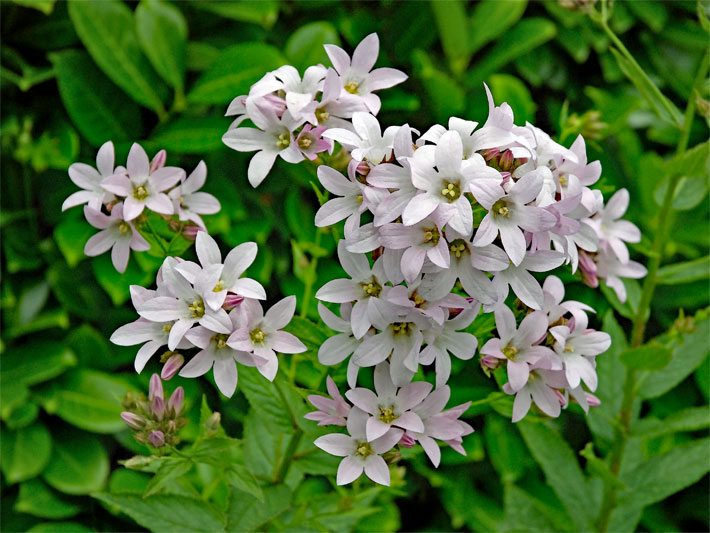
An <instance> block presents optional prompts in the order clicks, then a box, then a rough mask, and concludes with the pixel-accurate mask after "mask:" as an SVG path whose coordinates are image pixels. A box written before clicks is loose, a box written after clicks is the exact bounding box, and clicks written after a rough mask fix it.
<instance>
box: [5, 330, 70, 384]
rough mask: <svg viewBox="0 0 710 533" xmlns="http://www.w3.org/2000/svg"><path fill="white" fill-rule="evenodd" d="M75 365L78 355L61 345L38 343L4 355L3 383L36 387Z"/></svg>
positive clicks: (14, 349) (45, 342)
mask: <svg viewBox="0 0 710 533" xmlns="http://www.w3.org/2000/svg"><path fill="white" fill-rule="evenodd" d="M75 364H76V356H75V355H74V353H73V352H72V351H71V350H69V349H68V348H66V347H64V346H63V345H62V344H61V343H58V342H52V341H42V340H36V341H31V342H28V343H25V344H21V345H19V346H17V347H13V348H12V349H9V350H8V352H7V353H4V354H3V356H2V370H0V383H2V384H3V386H5V384H6V383H8V384H9V383H21V384H23V385H28V386H29V385H36V384H37V383H42V382H43V381H48V380H50V379H53V378H55V377H57V376H58V375H60V374H61V373H62V372H64V371H65V370H66V369H67V368H68V367H70V366H74V365H75Z"/></svg>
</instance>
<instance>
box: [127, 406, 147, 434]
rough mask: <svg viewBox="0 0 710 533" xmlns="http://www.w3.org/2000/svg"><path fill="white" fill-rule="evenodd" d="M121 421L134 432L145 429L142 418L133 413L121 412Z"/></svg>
mask: <svg viewBox="0 0 710 533" xmlns="http://www.w3.org/2000/svg"><path fill="white" fill-rule="evenodd" d="M121 419H122V420H123V421H124V422H125V423H126V425H127V426H128V427H129V428H131V429H133V430H135V431H140V430H141V429H143V428H144V427H145V418H143V417H142V416H138V415H137V414H135V413H130V412H128V411H123V412H122V413H121Z"/></svg>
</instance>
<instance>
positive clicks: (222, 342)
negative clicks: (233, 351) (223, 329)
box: [212, 333, 229, 350]
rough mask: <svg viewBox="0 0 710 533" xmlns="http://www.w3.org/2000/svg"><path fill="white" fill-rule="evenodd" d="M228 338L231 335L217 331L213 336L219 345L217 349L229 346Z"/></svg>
mask: <svg viewBox="0 0 710 533" xmlns="http://www.w3.org/2000/svg"><path fill="white" fill-rule="evenodd" d="M228 338H229V335H226V334H224V333H217V335H214V336H213V337H212V340H213V341H214V342H215V344H216V345H217V349H219V350H221V349H222V348H224V347H225V346H227V339H228Z"/></svg>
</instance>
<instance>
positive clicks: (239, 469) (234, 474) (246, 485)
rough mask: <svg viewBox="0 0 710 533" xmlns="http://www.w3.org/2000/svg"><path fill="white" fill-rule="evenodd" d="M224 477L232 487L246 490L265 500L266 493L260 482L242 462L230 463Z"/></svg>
mask: <svg viewBox="0 0 710 533" xmlns="http://www.w3.org/2000/svg"><path fill="white" fill-rule="evenodd" d="M224 479H225V481H226V482H227V483H229V485H230V486H231V487H234V488H235V489H237V490H240V491H242V492H246V493H247V494H249V495H251V496H253V497H255V498H256V499H257V500H259V501H260V502H263V501H264V493H263V491H262V490H261V487H260V486H259V483H258V482H257V481H256V478H255V477H254V476H253V475H252V474H251V472H249V470H247V468H246V467H245V466H243V465H240V464H232V465H230V466H229V468H228V469H227V471H226V473H225V474H224Z"/></svg>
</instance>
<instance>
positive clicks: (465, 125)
mask: <svg viewBox="0 0 710 533" xmlns="http://www.w3.org/2000/svg"><path fill="white" fill-rule="evenodd" d="M476 126H478V122H473V121H471V120H463V119H461V118H456V117H451V118H449V129H448V130H447V129H446V128H444V126H442V125H440V124H437V125H435V126H432V127H431V128H429V130H428V131H427V132H426V133H424V135H422V136H421V137H419V139H418V140H417V144H418V145H420V146H421V145H423V143H424V142H425V141H428V142H431V143H434V144H439V140H440V139H441V136H442V135H444V133H446V132H447V131H455V132H456V133H458V134H459V136H460V137H461V142H462V144H463V157H464V159H470V158H471V157H472V156H473V154H474V153H475V151H476V147H475V144H474V142H473V140H474V139H473V137H472V134H473V130H475V129H476Z"/></svg>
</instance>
